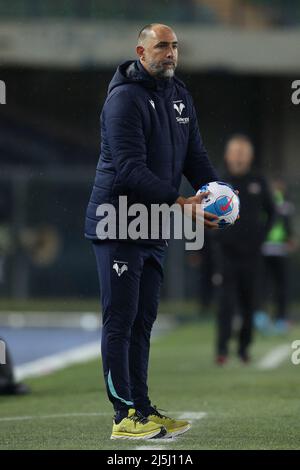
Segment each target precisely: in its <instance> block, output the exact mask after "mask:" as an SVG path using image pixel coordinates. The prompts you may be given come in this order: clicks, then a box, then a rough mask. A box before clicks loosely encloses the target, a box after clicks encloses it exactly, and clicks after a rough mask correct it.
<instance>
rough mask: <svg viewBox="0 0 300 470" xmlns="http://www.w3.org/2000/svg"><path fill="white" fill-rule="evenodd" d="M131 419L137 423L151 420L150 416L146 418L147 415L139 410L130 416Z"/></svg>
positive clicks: (145, 422)
mask: <svg viewBox="0 0 300 470" xmlns="http://www.w3.org/2000/svg"><path fill="white" fill-rule="evenodd" d="M129 419H131V420H132V421H134V422H135V423H141V424H147V423H148V421H149V420H148V418H145V416H143V415H142V414H141V413H140V412H139V411H136V412H135V413H134V415H132V416H130V418H129Z"/></svg>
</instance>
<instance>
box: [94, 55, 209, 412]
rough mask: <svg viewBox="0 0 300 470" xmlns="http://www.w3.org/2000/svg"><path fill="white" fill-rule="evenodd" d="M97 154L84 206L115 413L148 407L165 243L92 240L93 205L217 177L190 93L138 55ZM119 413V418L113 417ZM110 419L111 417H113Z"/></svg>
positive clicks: (170, 197) (166, 197) (161, 193)
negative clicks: (149, 70) (150, 69)
mask: <svg viewBox="0 0 300 470" xmlns="http://www.w3.org/2000/svg"><path fill="white" fill-rule="evenodd" d="M101 137H102V142H101V153H100V158H99V162H98V165H97V171H96V178H95V182H94V187H93V190H92V194H91V197H90V201H89V204H88V208H87V214H86V224H85V236H86V237H87V238H88V239H91V240H93V241H94V243H93V247H94V252H95V255H96V261H97V269H98V274H99V280H100V285H101V301H102V311H103V328H102V342H101V348H102V359H103V369H104V377H105V383H106V388H107V393H108V397H109V399H110V401H111V402H112V403H113V406H114V408H115V410H116V412H117V417H119V418H120V416H121V418H122V417H123V416H125V415H126V414H127V410H128V408H129V407H135V408H136V409H138V410H139V411H140V412H141V413H142V414H144V415H145V416H147V415H149V414H150V410H151V401H150V399H149V397H148V387H147V372H148V360H149V348H150V335H151V330H152V325H153V323H154V321H155V318H156V315H157V308H158V302H159V292H160V287H161V283H162V278H163V260H164V254H165V242H164V241H163V240H162V239H161V240H155V241H152V242H151V240H150V243H152V244H149V243H145V240H140V241H139V243H134V242H130V243H124V241H118V240H117V241H116V240H115V241H103V240H102V241H99V240H98V239H97V235H96V227H97V223H98V221H99V217H97V216H96V210H97V207H98V206H99V205H100V204H104V203H110V204H113V205H114V206H115V207H116V210H117V205H118V198H119V196H125V195H126V196H127V200H128V206H129V205H130V204H132V203H144V204H145V205H149V204H151V203H156V204H159V203H167V204H170V205H171V204H173V203H174V202H175V201H176V199H177V197H178V196H179V193H178V189H179V186H180V181H181V177H182V174H184V175H185V176H186V177H187V178H188V180H189V182H190V183H191V185H192V186H193V188H194V190H195V191H196V190H198V189H199V188H200V186H202V185H203V184H205V183H207V182H209V181H214V180H217V179H218V177H217V175H216V173H215V171H214V169H213V167H212V165H211V163H210V161H209V159H208V156H207V153H206V150H205V148H204V145H203V142H202V139H201V136H200V132H199V128H198V123H197V118H196V113H195V109H194V106H193V102H192V98H191V96H190V94H189V93H188V91H187V89H186V87H185V85H184V84H183V83H182V82H181V81H180V80H178V79H177V78H175V77H174V78H172V79H160V80H157V79H155V78H153V77H152V76H150V75H149V74H148V73H147V71H146V70H145V69H144V68H143V66H142V65H141V64H140V62H139V61H128V62H125V63H124V64H122V65H120V66H119V67H118V69H117V71H116V73H115V75H114V77H113V79H112V81H111V83H110V85H109V89H108V95H107V98H106V101H105V103H104V107H103V110H102V114H101ZM121 418H120V419H121ZM116 419H117V418H116Z"/></svg>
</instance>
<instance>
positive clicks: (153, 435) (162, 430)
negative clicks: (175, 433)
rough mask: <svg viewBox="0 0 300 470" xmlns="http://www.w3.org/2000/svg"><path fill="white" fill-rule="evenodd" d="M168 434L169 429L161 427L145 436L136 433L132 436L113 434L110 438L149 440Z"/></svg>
mask: <svg viewBox="0 0 300 470" xmlns="http://www.w3.org/2000/svg"><path fill="white" fill-rule="evenodd" d="M166 435H167V430H166V429H165V428H163V427H161V428H160V429H158V430H156V431H153V432H152V433H149V434H146V435H144V436H135V435H132V436H126V435H123V436H122V435H119V436H117V435H113V434H112V435H111V436H110V438H111V439H131V440H148V439H153V438H155V439H159V438H162V437H165V436H166Z"/></svg>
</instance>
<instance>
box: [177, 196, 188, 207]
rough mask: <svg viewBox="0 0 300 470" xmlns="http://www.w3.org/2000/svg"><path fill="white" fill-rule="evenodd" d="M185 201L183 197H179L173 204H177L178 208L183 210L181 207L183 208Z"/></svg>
mask: <svg viewBox="0 0 300 470" xmlns="http://www.w3.org/2000/svg"><path fill="white" fill-rule="evenodd" d="M185 201H186V199H185V197H183V196H179V197H178V198H177V199H176V201H175V203H176V204H179V205H180V207H181V208H183V206H184V204H185Z"/></svg>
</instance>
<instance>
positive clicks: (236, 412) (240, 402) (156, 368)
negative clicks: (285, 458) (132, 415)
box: [0, 323, 300, 450]
mask: <svg viewBox="0 0 300 470" xmlns="http://www.w3.org/2000/svg"><path fill="white" fill-rule="evenodd" d="M295 339H300V328H299V327H295V328H294V329H293V330H292V331H291V332H290V333H289V335H288V336H285V337H281V338H277V337H269V338H262V337H259V336H257V338H256V341H255V344H254V347H253V362H252V364H251V365H249V366H243V365H241V364H240V363H239V362H238V360H237V359H235V358H233V359H232V361H231V362H230V364H228V366H226V367H224V368H217V367H216V366H215V365H214V364H213V344H214V328H213V325H212V324H210V323H195V324H191V325H186V326H181V327H179V328H177V329H176V330H173V331H172V332H170V333H168V334H167V335H166V336H163V337H159V338H158V339H156V340H155V341H153V344H152V349H151V361H150V362H151V366H150V371H149V387H150V396H151V398H152V401H153V403H154V404H156V405H157V406H158V407H159V408H163V409H165V410H171V411H173V412H186V411H189V412H204V413H206V415H205V416H204V417H203V418H202V419H198V420H195V421H194V422H193V426H192V428H191V430H190V431H188V432H187V433H186V434H184V435H183V436H181V437H180V436H179V437H178V438H177V439H176V440H174V441H167V440H161V441H160V442H158V441H157V440H156V441H155V443H154V441H111V440H110V439H109V437H110V432H111V424H112V415H113V413H112V410H111V406H110V403H109V402H108V401H107V398H106V394H105V389H104V383H103V379H102V370H101V364H100V363H99V361H93V362H90V363H87V364H84V365H78V366H72V367H69V368H67V369H64V370H61V371H59V372H57V373H54V374H52V375H49V376H45V377H40V378H37V379H32V380H30V381H29V384H30V386H31V387H32V392H33V393H32V394H31V395H29V396H26V397H19V398H16V397H7V398H4V397H1V398H0V448H1V449H106V450H110V449H111V450H121V449H135V448H136V447H138V446H141V445H143V446H149V447H151V446H162V447H163V448H164V449H168V450H172V449H186V450H192V449H299V447H300V444H299V443H300V421H299V413H300V402H299V384H300V365H298V366H295V365H293V364H292V363H291V360H290V358H287V359H286V360H285V361H284V362H283V363H282V364H280V366H278V367H277V368H275V369H272V370H265V371H263V370H259V369H258V368H257V363H258V361H259V360H260V358H262V357H263V356H264V355H265V354H266V353H267V352H269V351H271V350H272V349H273V348H274V347H276V346H278V345H280V344H291V342H292V341H293V340H295ZM291 352H292V350H291ZM80 413H82V415H80ZM93 413H94V415H93ZM99 413H102V414H101V415H99ZM61 415H64V416H61ZM14 417H15V418H16V419H12V418H14ZM6 418H8V419H6Z"/></svg>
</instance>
